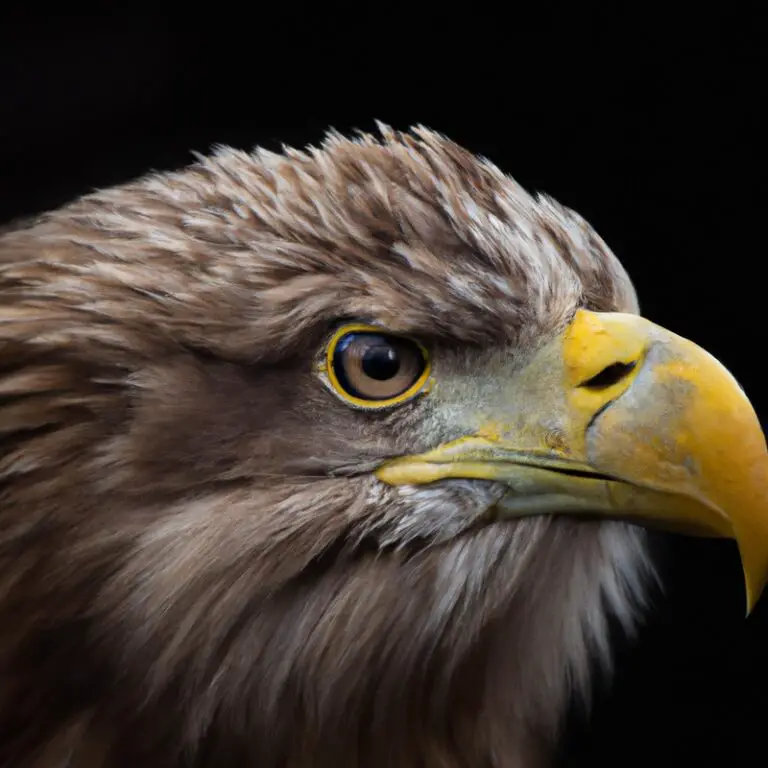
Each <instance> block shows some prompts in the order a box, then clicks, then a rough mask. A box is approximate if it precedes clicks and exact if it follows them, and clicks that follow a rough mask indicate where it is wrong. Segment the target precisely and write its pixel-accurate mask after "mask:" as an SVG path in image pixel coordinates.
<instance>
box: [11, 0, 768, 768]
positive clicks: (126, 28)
mask: <svg viewBox="0 0 768 768" xmlns="http://www.w3.org/2000/svg"><path fill="white" fill-rule="evenodd" d="M606 5H608V4H606ZM619 5H621V4H619ZM572 6H574V7H572V8H571V10H570V11H568V12H567V13H564V12H563V11H560V12H555V11H552V12H545V13H543V14H542V15H541V17H540V18H538V19H535V20H528V19H525V20H523V19H521V18H517V19H515V20H514V22H512V21H510V19H509V18H507V17H506V16H505V17H504V18H501V17H500V16H498V15H496V14H494V13H492V12H491V11H485V12H484V11H483V10H482V9H479V8H478V9H475V10H474V11H473V13H472V14H471V15H469V16H468V15H467V11H466V10H465V11H464V12H463V14H462V15H457V14H456V13H455V12H449V11H448V9H447V7H445V8H444V9H443V12H441V13H437V12H435V13H434V14H433V15H431V16H425V17H424V18H418V19H417V18H416V16H415V14H414V10H413V8H411V7H408V6H405V7H403V8H400V7H397V6H375V7H370V8H367V7H365V6H363V5H362V4H360V5H357V6H353V7H350V8H348V9H345V10H342V9H341V8H339V9H338V10H337V9H333V8H329V9H327V10H323V11H320V12H315V13H314V14H311V15H310V14H308V13H306V12H305V11H304V10H303V9H302V8H301V6H297V5H287V4H286V5H285V7H282V8H275V7H273V8H272V10H270V12H269V13H266V12H265V11H261V12H260V15H257V16H250V15H249V14H248V13H247V12H246V11H247V10H248V9H246V8H245V6H243V7H241V8H240V9H239V10H238V9H236V8H235V7H232V8H231V9H228V8H226V7H225V6H221V7H219V6H215V5H214V6H210V7H207V8H206V9H202V10H200V9H197V10H196V9H195V8H193V7H192V6H189V5H188V6H186V7H185V12H184V14H183V15H184V17H185V20H181V19H179V18H177V17H176V16H174V15H170V14H169V15H167V16H161V15H159V14H154V15H151V14H148V13H147V14H143V15H142V14H140V13H139V12H137V11H122V12H118V11H113V12H111V13H109V14H104V15H102V16H88V17H85V16H73V15H70V16H66V17H63V16H62V17H56V18H55V17H52V16H46V15H45V14H42V13H40V12H39V10H38V9H35V8H31V7H30V8H29V9H28V11H26V12H15V13H14V14H13V15H11V14H8V13H7V12H4V13H3V23H2V25H1V26H0V86H1V87H2V102H0V223H2V222H5V221H8V220H10V219H12V218H15V217H17V216H23V215H26V214H30V213H35V212H37V211H40V210H43V209H46V208H50V207H54V206H56V205H58V204H61V203H63V202H65V201H67V200H69V199H71V198H72V197H74V196H75V195H78V194H81V193H84V192H87V191H89V190H90V189H92V188H93V187H98V186H105V185H110V184H113V183H116V182H120V181H123V180H127V179H129V178H131V177H133V176H136V175H138V174H141V173H144V172H146V171H148V170H150V169H153V168H156V169H167V168H172V167H176V166H180V165H182V164H184V163H186V162H188V161H189V160H190V159H191V157H190V150H198V151H205V150H206V149H208V148H209V147H210V146H211V145H212V144H215V143H228V144H233V145H237V146H240V147H244V148H249V147H251V146H253V145H254V144H262V145H266V146H268V147H270V148H273V149H277V148H279V146H280V144H281V143H288V144H298V145H303V144H306V143H309V142H318V141H319V140H320V139H321V137H322V135H323V133H324V131H325V130H326V129H327V128H328V127H330V126H333V127H336V128H338V129H340V130H342V131H350V130H352V129H356V128H362V129H368V130H371V129H373V128H374V119H377V118H378V119H381V120H383V121H385V122H388V123H390V124H392V125H394V126H395V127H397V128H407V127H408V126H410V125H412V124H414V123H424V124H426V125H428V126H430V127H432V128H435V129H437V130H440V131H442V132H444V133H447V134H448V135H449V136H451V137H452V138H454V139H455V140H457V141H459V142H461V143H463V144H464V145H465V146H467V147H468V148H470V149H472V150H474V151H476V152H478V153H481V154H484V155H486V156H488V157H489V158H491V159H492V160H493V161H495V162H496V163H497V164H498V165H500V166H501V167H502V168H503V169H504V170H506V171H508V172H509V173H511V174H513V175H514V176H516V178H517V179H518V180H519V181H520V182H522V183H523V184H524V185H525V186H527V187H528V188H530V189H537V190H542V191H546V192H547V193H549V194H551V195H553V196H555V197H556V198H558V199H559V200H561V201H562V202H564V203H565V204H567V205H569V206H571V207H573V208H575V209H576V210H578V211H579V212H580V213H581V214H582V215H584V216H585V217H586V218H587V219H588V220H590V221H591V222H592V223H593V224H594V225H595V226H596V228H597V229H598V231H599V232H600V233H601V234H602V235H603V237H604V238H605V239H606V240H607V241H608V243H609V244H610V245H611V246H612V248H613V249H614V250H615V251H616V253H617V254H618V255H619V257H620V258H621V259H622V260H623V262H624V263H625V264H626V265H627V267H628V269H629V271H630V273H631V275H632V277H633V279H634V280H635V283H636V285H637V288H638V291H639V294H640V297H641V303H642V306H643V310H644V312H645V314H646V315H647V316H649V317H650V318H651V319H653V320H654V321H656V322H659V323H661V324H663V325H665V326H667V327H669V328H671V329H673V330H675V331H677V332H679V333H680V334H682V335H684V336H687V337H689V338H692V339H694V340H695V341H697V342H698V343H700V344H701V345H703V346H705V347H706V348H708V349H709V350H710V351H711V352H712V353H713V354H715V355H716V356H717V357H718V358H720V359H721V360H722V361H723V362H724V363H725V364H726V365H727V366H728V367H729V368H730V369H731V370H732V371H733V372H734V373H735V375H736V376H737V378H738V379H739V380H740V381H741V382H742V384H743V385H744V387H745V389H746V390H747V392H748V393H749V394H750V396H751V397H752V399H753V402H754V403H755V404H756V406H757V409H758V413H759V414H760V416H761V418H762V419H763V423H765V419H766V414H768V388H767V387H766V386H765V383H764V379H765V376H766V374H765V373H764V370H765V360H764V358H765V356H766V344H765V336H764V328H765V323H764V315H765V306H766V297H765V279H764V277H762V276H761V269H762V268H763V267H764V261H765V257H764V248H765V229H764V227H765V215H764V204H765V200H766V196H765V194H764V179H765V171H766V163H765V154H764V151H763V148H764V142H765V136H766V130H765V128H766V126H765V123H764V122H763V119H762V118H761V117H760V116H761V114H762V112H763V110H764V109H765V107H766V106H767V105H766V103H765V102H766V97H765V90H766V89H765V79H764V75H763V74H762V72H761V71H760V70H761V67H765V65H766V61H765V59H766V57H765V55H764V53H763V51H764V45H765V44H764V41H763V40H762V39H760V24H759V23H758V17H757V13H756V10H755V11H753V9H752V7H751V6H749V4H738V3H737V4H733V3H732V4H731V5H730V6H729V8H728V9H726V10H722V9H721V10H720V11H719V12H718V13H719V15H718V17H717V18H715V17H707V18H704V17H702V15H701V12H698V14H697V15H696V16H689V17H681V18H680V19H678V20H673V19H672V18H670V17H669V14H666V15H665V16H663V17H662V16H659V17H649V16H642V15H640V14H638V13H630V12H629V11H626V12H622V13H618V12H614V13H613V14H612V16H607V15H606V12H605V11H603V12H596V11H592V10H590V9H589V8H588V7H587V6H585V5H580V4H572ZM576 6H578V7H576ZM499 7H501V6H499ZM509 8H511V6H509V7H507V10H509ZM754 8H755V9H756V8H757V4H755V6H754ZM250 10H251V11H252V10H253V9H250ZM180 13H181V6H180ZM767 71H768V70H767ZM766 514H768V510H767V511H766ZM656 546H657V548H658V550H659V558H660V562H661V564H662V574H663V577H664V582H665V593H664V594H663V595H661V594H660V595H659V596H657V599H656V601H655V604H654V608H653V611H652V613H651V615H650V617H649V619H648V622H647V625H646V626H645V627H644V629H643V630H642V632H641V634H640V635H639V637H638V639H637V641H636V642H635V643H627V642H618V655H617V664H616V675H615V679H614V681H613V684H612V685H611V686H610V687H604V688H601V689H599V690H598V691H597V693H596V700H595V704H594V708H593V713H592V716H591V718H590V719H589V720H588V721H587V719H586V718H585V717H583V716H579V715H578V714H575V715H574V717H573V720H572V725H571V727H570V729H569V734H568V737H567V740H566V747H565V749H564V765H566V766H576V765H582V764H583V765H590V766H630V765H631V766H634V765H637V766H641V765H642V766H646V765H648V764H649V763H651V761H653V762H655V763H657V764H661V765H667V764H669V765H673V764H675V765H677V764H679V762H680V761H683V764H688V763H689V762H690V764H703V765H709V764H713V765H735V766H739V765H748V764H749V765H751V764H754V761H757V763H759V764H761V763H762V762H764V761H765V759H764V758H763V759H760V758H759V757H755V758H752V759H749V760H748V758H747V757H746V755H747V752H748V751H750V750H756V751H758V754H759V753H760V750H761V749H763V748H765V746H766V744H765V737H764V736H763V735H762V733H761V730H762V728H763V726H764V725H765V724H766V723H768V698H766V691H768V597H766V598H764V600H763V603H762V605H761V606H759V607H758V610H757V611H756V613H755V614H754V615H753V616H752V617H750V618H749V620H748V621H744V618H743V605H744V597H743V589H742V584H741V574H740V567H739V562H738V557H737V555H736V551H735V546H734V545H732V544H731V543H728V542H712V541H691V540H687V539H686V540H678V539H676V538H674V537H659V540H658V542H657V543H656ZM742 756H743V757H742Z"/></svg>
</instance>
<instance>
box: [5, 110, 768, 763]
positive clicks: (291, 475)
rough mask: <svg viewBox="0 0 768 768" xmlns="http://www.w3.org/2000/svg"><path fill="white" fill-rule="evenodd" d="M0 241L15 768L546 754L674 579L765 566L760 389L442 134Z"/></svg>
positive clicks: (185, 182) (759, 577)
mask: <svg viewBox="0 0 768 768" xmlns="http://www.w3.org/2000/svg"><path fill="white" fill-rule="evenodd" d="M194 160H195V161H194V163H192V164H191V165H189V166H188V167H186V168H184V169H181V170H175V171H173V172H166V173H152V174H149V175H147V176H145V177H143V178H140V179H138V180H135V181H132V182H130V183H126V184H122V185H120V186H116V187H114V188H110V189H104V190H98V191H95V192H92V193H90V194H87V195H85V196H83V197H81V198H79V199H78V200H75V201H74V202H71V203H69V204H67V205H65V206H63V207H62V208H60V209H58V210H55V211H53V212H49V213H46V214H44V215H41V216H39V217H36V218H35V219H34V220H33V221H31V222H27V223H25V224H24V225H23V226H20V227H17V228H14V229H12V231H7V232H5V233H4V234H3V235H2V237H0V765H2V766H8V767H9V768H10V766H13V768H65V766H66V768H129V767H131V768H133V767H134V766H142V768H242V767H244V766H259V768H278V766H279V767H280V768H284V767H290V768H304V767H308V766H312V767H313V768H353V767H355V766H364V767H365V768H395V767H397V768H437V767H438V766H439V767H440V768H460V767H464V766H487V767H488V768H491V767H493V768H540V767H541V766H546V765H549V764H550V761H551V760H552V759H553V755H554V754H555V748H556V744H557V740H558V732H559V730H558V729H559V727H560V725H561V723H562V721H563V717H564V713H565V711H566V708H567V706H568V703H569V702H570V701H571V700H573V699H574V697H576V698H578V697H580V696H581V697H583V696H585V695H587V694H588V691H589V685H590V680H591V679H592V677H593V675H594V673H595V670H596V669H598V668H599V666H600V665H601V664H602V665H603V666H606V665H608V664H609V663H610V647H609V622H611V621H613V620H618V622H619V623H620V624H621V626H623V627H624V628H625V629H626V630H627V631H631V630H632V628H633V627H634V626H635V625H636V622H637V620H638V617H639V616H641V615H642V612H643V606H644V605H645V604H646V602H647V595H648V588H649V585H650V584H651V583H652V582H653V580H654V578H655V576H654V569H653V564H652V561H651V558H650V557H649V555H648V548H647V543H646V538H645V537H646V535H647V534H646V530H645V529H646V528H649V527H650V528H660V529H664V530H674V531H682V532H684V533H690V534H691V535H697V536H698V535H704V536H716V537H728V538H733V539H736V541H737V542H738V544H739V547H740V552H741V557H742V562H743V566H744V576H745V580H746V585H747V600H748V608H751V607H752V606H753V605H754V603H755V602H756V601H757V599H758V598H759V595H760V592H761V590H762V588H763V585H764V583H765V581H766V577H768V514H767V512H768V504H767V503H766V502H767V501H768V482H766V478H768V471H767V469H768V453H767V452H766V443H765V437H764V435H763V432H762V430H761V427H760V424H759V421H758V419H757V417H756V415H755V412H754V410H753V408H752V406H751V405H750V403H749V400H748V399H747V397H746V395H745V394H744V393H743V391H742V390H741V388H740V387H739V385H738V384H737V383H736V381H735V380H734V378H733V377H732V376H731V374H730V373H729V372H728V371H727V370H726V369H725V368H724V367H723V366H722V365H721V364H720V363H719V362H718V361H717V360H715V359H714V358H713V357H711V356H710V355H709V354H708V353H706V352H705V351H704V350H702V349H701V348H699V347H698V346H696V345H695V344H694V343H692V342H690V341H687V340H685V339H683V338H681V337H679V336H676V335H675V334H674V333H672V332H670V331H667V330H665V329H663V328H661V327H659V326H657V325H655V324H653V323H651V322H650V321H649V320H647V319H644V318H643V317H641V316H640V315H639V308H638V300H637V296H636V293H635V290H634V288H633V285H632V283H631V281H630V278H629V276H628V274H627V272H626V271H625V269H624V268H623V267H622V266H621V264H620V263H619V261H618V260H617V258H616V257H615V256H614V255H613V254H612V252H611V251H610V249H609V247H608V246H607V245H606V243H605V242H604V241H603V240H602V239H601V238H600V237H599V236H598V235H597V234H596V232H595V231H594V230H593V229H592V228H591V227H590V225H589V224H588V223H587V222H586V221H584V219H582V218H581V217H579V216H578V215H577V214H576V213H574V212H573V211H571V210H569V209H567V208H565V207H564V206H562V205H560V204H558V203H557V202H555V201H554V200H553V199H550V198H549V197H547V196H544V195H531V194H529V193H528V192H526V191H525V190H524V189H523V188H521V186H520V185H518V184H517V183H516V182H515V181H514V180H513V179H512V178H510V177H509V176H508V175H506V174H505V173H503V172H502V171H501V170H499V168H498V167H496V166H495V165H494V164H493V163H492V162H490V161H489V160H487V159H484V158H481V157H478V156H475V155H474V154H472V153H471V152H469V151H468V150H466V149H463V148H462V147H460V146H458V145H457V144H456V143H454V142H452V141H451V140H450V139H448V138H446V137H445V136H443V135H442V134H439V133H436V132H434V131H432V130H429V129H427V128H425V127H416V128H413V129H411V130H409V131H405V132H400V131H396V130H394V129H392V128H390V127H388V126H385V125H379V129H378V133H376V134H366V133H360V134H356V135H355V136H353V137H345V136H343V135H341V134H340V133H338V132H335V131H331V132H329V133H328V134H327V135H326V136H325V137H324V140H323V142H322V143H321V144H320V145H319V146H316V147H313V146H310V147H308V148H306V149H303V150H296V149H292V148H283V150H282V151H281V152H269V151H266V150H262V149H256V150H254V151H252V152H245V151H240V150H236V149H233V148H229V147H217V148H215V149H214V150H212V151H211V153H209V154H208V155H205V156H202V155H200V156H196V157H195V158H194Z"/></svg>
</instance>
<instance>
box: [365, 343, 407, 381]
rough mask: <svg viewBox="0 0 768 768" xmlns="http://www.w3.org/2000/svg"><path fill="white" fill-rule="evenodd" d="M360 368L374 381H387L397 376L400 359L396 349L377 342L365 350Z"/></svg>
mask: <svg viewBox="0 0 768 768" xmlns="http://www.w3.org/2000/svg"><path fill="white" fill-rule="evenodd" d="M361 368H362V369H363V373H364V374H365V375H366V376H369V377H370V378H372V379H376V381H387V380H388V379H392V378H394V377H395V376H397V372H398V371H399V370H400V360H399V359H398V357H397V350H396V349H395V348H394V347H391V346H389V345H388V344H379V345H377V346H375V347H370V348H369V349H367V350H366V351H365V354H364V355H363V359H362V361H361Z"/></svg>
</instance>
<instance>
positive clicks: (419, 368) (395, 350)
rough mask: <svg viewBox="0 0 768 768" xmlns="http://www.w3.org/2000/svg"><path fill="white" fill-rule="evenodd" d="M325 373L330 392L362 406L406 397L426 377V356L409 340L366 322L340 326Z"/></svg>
mask: <svg viewBox="0 0 768 768" xmlns="http://www.w3.org/2000/svg"><path fill="white" fill-rule="evenodd" d="M324 368H325V372H326V373H327V376H328V381H329V383H330V385H331V387H332V388H333V389H334V391H335V392H336V393H337V394H338V395H340V396H341V397H342V398H343V399H344V400H346V401H347V402H349V403H351V404H352V405H357V406H358V407H362V408H383V407H386V406H391V405H397V404H399V403H403V402H405V401H406V400H409V399H410V398H412V397H413V396H414V395H416V394H418V393H419V392H420V391H422V389H423V388H424V385H425V384H426V383H427V381H428V379H429V373H430V367H429V356H428V354H427V351H426V349H424V347H422V346H421V345H420V344H418V343H417V342H415V341H413V340H412V339H408V338H406V337H404V336H396V335H393V334H388V333H386V332H382V331H380V330H379V329H377V328H373V327H371V326H366V325H353V326H345V327H343V328H340V329H339V330H338V331H337V332H336V333H335V334H334V336H333V338H332V339H331V341H330V343H329V345H328V351H327V354H326V361H325V366H324Z"/></svg>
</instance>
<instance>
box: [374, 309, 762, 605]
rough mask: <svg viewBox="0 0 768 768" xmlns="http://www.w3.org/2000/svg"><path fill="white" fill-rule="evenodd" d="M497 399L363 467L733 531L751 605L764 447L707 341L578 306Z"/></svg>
mask: <svg viewBox="0 0 768 768" xmlns="http://www.w3.org/2000/svg"><path fill="white" fill-rule="evenodd" d="M438 387H439V381H438V382H437V383H436V387H435V388H436V389H437V388H438ZM479 410H482V408H480V409H479ZM498 411H499V413H498V414H494V416H496V415H498V417H499V418H498V419H496V418H494V419H493V420H488V419H487V417H486V419H485V421H482V420H478V424H477V429H476V430H475V431H474V433H473V434H470V435H466V436H464V437H462V438H460V439H458V440H454V441H452V442H450V443H446V444H444V445H441V446H439V447H438V448H436V449H434V450H432V451H429V452H427V453H424V454H421V455H415V456H405V457H401V458H397V459H393V460H391V461H388V462H386V463H384V464H383V465H382V466H381V467H380V468H379V469H378V470H377V472H376V475H377V477H378V478H379V480H381V481H382V482H385V483H388V484H391V485H404V484H409V485H412V484H423V483H431V482H435V481H439V480H442V479H446V478H475V479H483V480H492V481H496V482H502V483H505V484H506V485H508V486H509V492H508V493H507V494H506V495H505V497H504V499H503V500H502V501H501V502H500V503H499V504H498V508H497V512H498V515H499V517H525V516H531V515H540V514H579V513H581V514H584V515H588V516H590V517H596V516H597V517H600V516H602V517H606V518H612V519H620V520H627V521H630V522H635V523H638V524H644V525H647V526H650V527H657V528H663V529H668V530H675V531H682V532H687V533H691V534H696V535H711V536H721V537H728V538H734V539H736V541H737V543H738V546H739V551H740V553H741V559H742V565H743V568H744V578H745V583H746V590H747V611H748V612H749V611H751V610H752V608H753V607H754V605H755V603H756V602H757V600H758V598H759V597H760V594H761V592H762V591H763V588H764V586H765V584H766V581H768V449H766V441H765V436H764V435H763V432H762V429H761V427H760V423H759V421H758V419H757V416H756V414H755V412H754V409H753V408H752V406H751V405H750V403H749V400H747V397H746V396H745V394H744V392H743V391H742V390H741V388H740V387H739V385H738V384H737V383H736V381H735V379H734V378H733V376H731V374H730V373H729V372H728V371H727V370H726V369H725V368H724V367H723V366H722V365H721V364H720V363H719V362H718V361H717V360H715V359H714V358H713V357H712V356H711V355H709V354H708V353H707V352H705V351H704V350H703V349H701V348H700V347H698V346H696V345H695V344H693V343H692V342H690V341H687V340H686V339H683V338H681V337H680V336H676V335H675V334H673V333H670V332H669V331H667V330H665V329H663V328H660V327H659V326H656V325H654V324H652V323H650V322H649V321H647V320H645V319H643V318H641V317H637V316H635V315H624V314H614V313H599V314H598V313H594V312H588V311H586V310H579V311H578V312H577V314H576V316H575V318H574V320H573V321H572V323H571V324H570V326H568V328H567V329H566V330H565V331H564V333H562V334H561V335H560V336H558V337H557V338H555V339H554V340H553V341H551V342H550V343H548V344H547V345H545V346H544V347H542V348H541V349H540V350H539V351H538V352H537V353H536V354H535V355H534V356H533V358H531V359H530V361H529V362H528V363H527V364H526V365H525V367H524V368H523V369H522V370H520V371H518V372H516V373H515V374H514V375H513V376H510V379H509V382H507V383H506V384H505V388H504V404H503V406H499V407H498Z"/></svg>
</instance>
